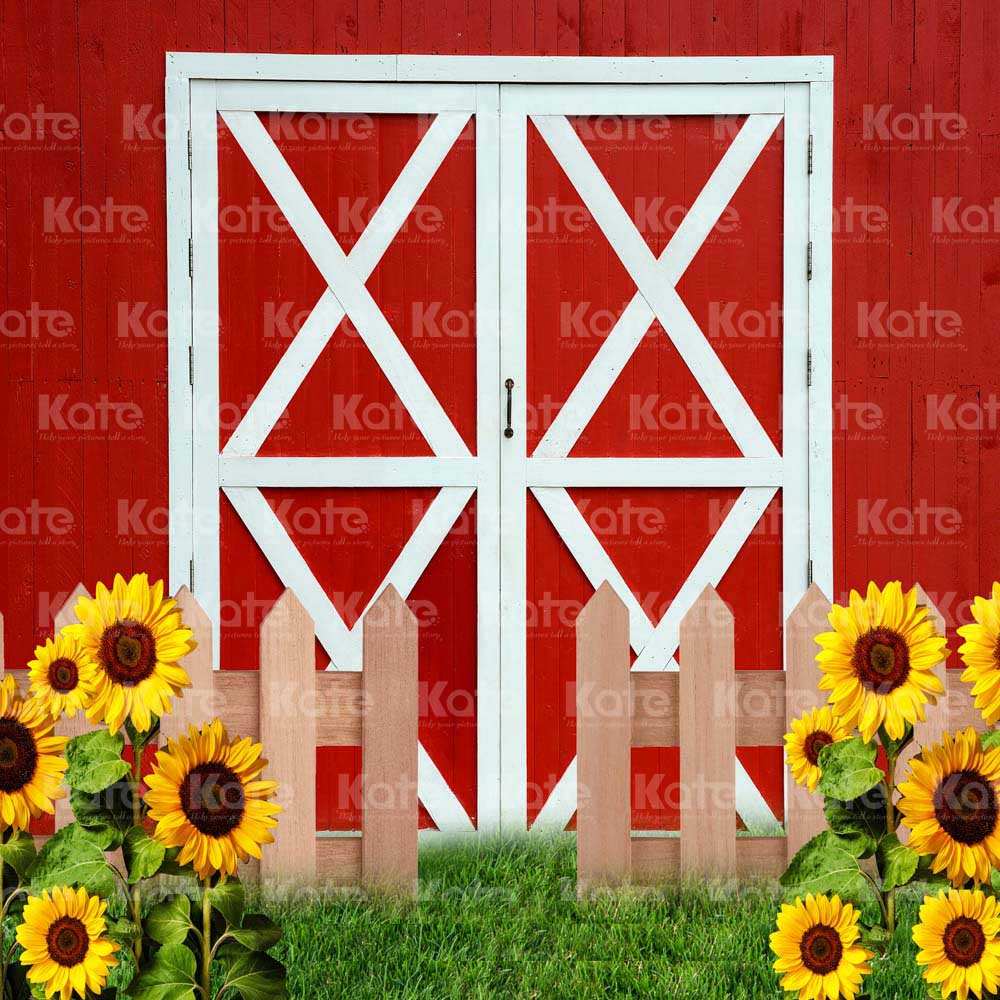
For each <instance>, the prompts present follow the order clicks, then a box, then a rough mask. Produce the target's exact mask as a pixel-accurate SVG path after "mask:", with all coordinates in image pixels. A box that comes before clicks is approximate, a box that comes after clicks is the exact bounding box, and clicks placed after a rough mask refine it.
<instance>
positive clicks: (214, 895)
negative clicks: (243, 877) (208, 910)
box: [208, 878, 246, 928]
mask: <svg viewBox="0 0 1000 1000" xmlns="http://www.w3.org/2000/svg"><path fill="white" fill-rule="evenodd" d="M208 899H209V902H210V903H211V905H212V909H214V910H216V911H217V912H218V913H219V914H221V916H222V918H223V920H225V921H226V924H227V925H228V926H229V927H230V928H233V927H241V926H242V925H243V910H244V907H245V906H246V893H245V892H244V890H243V883H242V882H240V880H239V879H238V878H227V879H226V881H225V882H220V883H219V885H217V886H214V887H213V888H211V889H209V890H208Z"/></svg>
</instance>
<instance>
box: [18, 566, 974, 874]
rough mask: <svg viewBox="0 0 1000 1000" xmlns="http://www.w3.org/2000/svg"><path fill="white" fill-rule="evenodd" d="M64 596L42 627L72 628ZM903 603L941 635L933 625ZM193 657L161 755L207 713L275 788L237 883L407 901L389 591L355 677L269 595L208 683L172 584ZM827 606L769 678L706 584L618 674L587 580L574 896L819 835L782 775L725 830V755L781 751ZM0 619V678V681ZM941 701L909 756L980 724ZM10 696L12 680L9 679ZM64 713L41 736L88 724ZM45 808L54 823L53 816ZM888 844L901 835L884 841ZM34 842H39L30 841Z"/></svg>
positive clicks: (409, 692)
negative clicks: (652, 789)
mask: <svg viewBox="0 0 1000 1000" xmlns="http://www.w3.org/2000/svg"><path fill="white" fill-rule="evenodd" d="M84 595H86V596H89V595H88V592H87V591H86V589H85V588H84V587H83V586H82V585H81V586H78V587H77V588H76V589H75V590H74V591H73V593H72V594H71V595H70V596H69V597H68V598H67V600H66V602H65V603H64V604H63V606H62V608H61V609H60V610H59V612H58V613H57V614H56V616H55V621H54V625H55V628H56V629H58V628H61V627H62V626H63V625H65V624H67V623H68V622H71V621H74V620H75V616H74V612H73V608H74V606H75V604H76V601H77V600H78V599H79V597H80V596H84ZM918 595H919V601H920V603H921V604H922V605H924V606H926V607H927V608H928V609H929V613H930V614H931V616H932V617H933V618H934V620H935V621H936V622H937V626H938V629H939V630H940V631H943V628H944V623H943V619H942V617H941V615H940V613H939V612H938V611H937V609H936V608H935V607H934V606H933V605H932V604H931V603H930V601H929V600H928V599H927V597H926V594H924V592H923V590H921V589H919V588H918ZM176 598H177V601H178V603H179V606H180V610H181V613H182V617H183V620H184V622H185V623H186V624H187V625H188V626H189V627H190V628H191V629H192V630H193V631H194V634H195V639H196V640H197V642H198V647H197V649H196V650H195V651H194V652H193V653H191V654H190V655H189V656H188V657H187V658H186V659H185V660H184V667H185V669H186V670H187V672H188V674H189V675H190V677H191V682H192V686H191V687H190V688H189V689H186V690H185V692H184V696H183V697H182V698H177V699H174V703H173V712H172V713H171V714H169V715H165V716H164V717H163V719H162V720H161V744H162V743H164V742H165V741H166V739H167V738H169V737H176V736H178V735H180V734H182V733H186V732H187V728H188V726H189V725H191V724H193V725H196V726H200V725H202V724H203V723H205V722H208V721H210V720H212V719H214V718H216V717H218V718H220V719H221V720H222V721H223V722H224V723H225V725H226V728H227V729H228V731H229V733H230V734H231V735H232V736H249V737H251V738H252V739H254V740H260V741H262V742H263V744H264V755H265V756H266V757H267V758H268V761H269V763H268V767H267V769H266V771H265V777H267V778H269V779H273V780H275V781H277V782H278V783H279V791H278V801H279V803H280V804H281V805H282V807H283V808H284V812H283V813H282V814H281V815H280V817H279V823H278V827H277V829H276V830H275V843H274V844H273V845H269V846H268V847H266V848H265V849H264V859H263V861H262V862H261V864H260V865H259V870H258V866H257V865H256V864H253V863H251V865H250V866H248V871H247V873H246V874H247V876H248V877H249V878H251V879H254V878H257V877H258V876H259V878H260V879H261V880H262V881H263V882H264V883H265V884H267V885H271V886H276V885H278V884H279V883H289V882H300V883H313V882H320V883H326V884H334V885H341V886H351V885H366V886H372V887H379V888H388V889H392V890H393V891H403V892H412V891H414V888H415V886H416V877H417V841H418V836H417V829H418V803H417V746H418V743H417V726H418V688H417V684H418V681H417V666H418V654H417V627H418V626H417V620H416V618H415V616H414V615H413V613H412V612H411V611H410V609H409V608H408V607H407V606H406V603H405V602H404V601H403V599H402V598H401V597H400V595H399V594H398V593H397V592H396V590H395V589H394V588H393V587H391V586H390V587H388V588H386V590H385V591H384V592H383V593H382V594H381V595H380V597H379V599H378V600H377V601H376V602H375V604H374V605H373V606H372V608H371V609H370V611H369V613H368V614H367V615H366V616H365V621H364V626H363V628H364V637H363V649H364V669H363V670H362V671H360V672H343V673H339V672H336V671H317V670H316V669H315V632H314V627H313V622H312V620H311V619H310V617H309V615H308V614H307V612H306V611H305V609H304V608H303V607H302V605H301V604H300V603H299V601H298V599H297V598H296V597H295V595H294V593H292V592H291V591H290V590H286V591H284V593H283V594H282V595H281V597H280V598H279V599H278V601H277V602H276V603H275V604H274V606H273V607H272V608H271V610H270V611H269V613H268V615H267V616H266V617H265V619H264V621H263V624H262V626H261V636H260V670H259V671H242V670H240V671H219V670H216V669H213V663H212V627H211V623H210V622H209V619H208V616H207V615H206V614H205V612H204V611H203V609H202V608H201V606H200V605H199V604H198V602H197V601H196V600H195V598H194V597H193V595H192V594H191V593H190V592H189V591H188V589H187V588H186V587H182V588H181V589H180V590H179V591H178V593H177V595H176ZM829 611H830V602H829V600H828V599H827V598H826V596H825V595H824V594H823V593H822V591H820V589H819V588H818V587H817V586H816V585H813V586H811V587H810V588H809V590H808V591H807V592H806V594H805V595H804V596H803V597H802V599H801V601H800V602H799V603H798V605H797V606H796V607H795V609H794V610H793V611H792V613H791V614H790V615H789V617H788V620H787V622H786V624H785V669H784V671H780V670H740V671H738V670H736V669H735V665H734V652H733V649H734V622H733V616H732V613H731V612H730V611H729V609H728V607H727V606H726V605H725V603H724V602H723V601H722V600H721V598H720V597H719V595H718V594H717V593H716V591H715V590H714V588H712V587H707V588H706V589H705V591H704V592H703V593H702V594H701V596H700V597H699V598H698V600H697V601H696V602H695V604H694V605H693V607H692V608H691V610H690V611H689V612H688V614H687V615H686V616H685V617H684V619H683V620H682V622H681V627H680V663H681V669H680V671H677V672H667V671H664V672H661V673H652V672H646V671H637V672H632V671H631V669H630V663H631V654H630V648H629V620H628V610H627V608H626V607H625V605H624V604H623V603H622V601H621V599H620V598H619V597H618V596H617V595H616V594H615V592H614V590H613V588H612V587H611V586H610V585H608V584H607V583H605V584H603V585H602V586H601V587H600V588H599V589H598V591H597V593H595V594H594V596H593V597H592V598H591V600H590V601H589V602H588V603H587V605H586V606H585V607H584V608H583V610H582V611H581V613H580V615H579V618H578V620H577V623H576V641H577V684H576V711H577V717H576V723H577V755H578V762H577V767H578V771H577V785H578V807H577V849H578V876H579V887H580V890H581V892H582V891H585V890H586V889H587V888H588V887H590V886H599V885H608V886H610V885H616V884H622V883H625V882H629V881H632V882H650V881H656V880H660V879H663V878H667V877H670V876H673V875H685V876H696V875H700V876H706V875H707V876H732V875H736V876H773V875H776V874H778V873H780V872H781V871H782V870H783V869H784V867H785V865H786V864H787V861H788V859H789V858H790V857H792V856H793V855H794V854H795V852H796V851H797V850H798V849H799V847H801V846H802V844H804V843H805V842H806V841H807V840H809V838H810V837H812V836H814V835H815V834H816V833H817V832H819V831H820V830H822V829H823V828H824V820H823V809H822V796H820V795H818V794H816V795H813V794H810V793H809V792H808V791H807V790H806V789H804V788H801V787H800V786H799V785H797V784H795V782H794V781H793V780H792V779H791V776H790V775H789V774H788V773H787V771H786V774H785V817H784V819H785V831H786V835H785V836H784V837H782V836H773V837H760V836H749V835H739V834H738V823H737V817H736V807H735V799H736V796H735V781H736V766H735V758H736V748H737V747H775V746H780V745H782V743H783V738H784V734H785V733H786V732H787V731H788V729H789V728H790V725H791V720H792V719H793V718H797V717H798V716H800V715H801V714H802V713H803V712H804V711H806V710H808V709H811V708H813V707H815V706H817V705H823V704H825V703H826V700H827V699H826V694H825V693H824V692H820V691H819V690H818V687H817V685H818V681H819V679H820V676H821V675H820V671H819V668H818V667H817V665H816V661H815V654H816V651H817V649H818V647H817V646H816V643H815V641H814V637H815V636H816V634H817V633H819V632H822V631H826V630H828V628H829V623H828V620H827V615H828V614H829ZM4 666H5V663H4V652H3V616H2V615H0V676H2V673H3V669H4ZM935 670H936V672H937V673H938V675H939V676H940V677H941V679H942V680H943V682H944V684H945V688H946V692H947V693H946V696H945V697H942V698H940V699H938V704H937V705H936V706H931V705H928V706H926V713H927V720H926V721H925V722H922V723H918V725H917V727H916V729H917V732H916V738H915V740H914V743H913V747H912V748H911V749H910V750H909V754H910V755H912V754H913V753H915V752H916V751H917V748H918V747H919V746H920V744H921V743H927V742H932V741H938V740H939V739H940V737H941V734H942V732H945V731H952V732H953V731H955V730H957V729H961V728H965V727H967V726H969V725H972V726H974V727H975V728H976V729H977V730H982V729H984V728H985V723H984V722H983V720H982V717H981V716H980V714H979V713H978V712H977V711H976V710H975V707H974V705H973V700H972V698H971V695H970V687H969V685H967V684H963V683H962V682H961V680H960V672H959V671H957V670H953V671H946V670H945V669H944V664H938V665H937V667H936V668H935ZM13 672H14V674H15V676H17V677H18V679H19V681H20V686H21V690H22V693H26V691H27V687H28V681H27V675H26V672H25V671H24V670H23V669H18V670H15V671H13ZM88 728H89V727H88V725H87V723H86V720H85V719H84V718H83V717H82V715H78V716H77V717H76V718H75V719H61V720H60V721H59V724H58V731H59V732H60V733H62V734H63V735H67V736H74V735H77V734H79V733H81V732H85V731H86V730H87V729H88ZM321 746H323V747H325V746H360V747H362V773H361V782H360V800H361V801H360V804H361V816H362V822H361V832H360V834H345V835H336V836H323V835H317V833H316V777H317V775H316V748H317V747H321ZM669 746H678V747H679V748H680V789H679V791H680V795H679V799H680V833H679V836H671V835H667V836H636V835H634V834H633V832H632V829H631V786H632V780H631V751H632V748H633V747H669ZM71 820H72V813H71V812H70V810H69V808H68V804H67V801H66V800H61V801H59V802H57V803H56V828H57V829H58V828H61V827H62V826H64V825H66V823H68V822H71ZM902 834H903V835H904V836H905V831H902ZM38 839H39V841H41V840H43V839H44V837H39V838H38Z"/></svg>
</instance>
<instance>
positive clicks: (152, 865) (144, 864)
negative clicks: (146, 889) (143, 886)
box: [122, 826, 167, 884]
mask: <svg viewBox="0 0 1000 1000" xmlns="http://www.w3.org/2000/svg"><path fill="white" fill-rule="evenodd" d="M166 852H167V849H166V848H165V847H164V846H163V844H161V843H160V842H159V841H158V840H154V839H153V838H152V837H151V836H150V835H149V834H148V833H146V831H145V830H144V829H143V828H142V827H141V826H133V827H132V829H131V830H129V832H128V833H127V834H126V835H125V840H124V841H123V842H122V857H124V858H125V867H126V868H127V869H128V880H129V882H130V883H133V884H134V883H135V882H138V881H139V880H140V879H144V878H152V877H153V876H154V875H155V874H156V873H157V872H158V871H159V870H160V865H162V864H163V857H164V855H165V854H166Z"/></svg>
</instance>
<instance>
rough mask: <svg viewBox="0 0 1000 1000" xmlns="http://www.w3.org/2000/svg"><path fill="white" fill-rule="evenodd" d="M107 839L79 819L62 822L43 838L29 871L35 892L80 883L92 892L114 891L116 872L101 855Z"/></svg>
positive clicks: (102, 893)
mask: <svg viewBox="0 0 1000 1000" xmlns="http://www.w3.org/2000/svg"><path fill="white" fill-rule="evenodd" d="M105 848H106V841H105V840H104V838H103V837H102V836H101V835H100V834H97V833H94V831H92V830H86V829H84V828H83V827H82V826H80V824H79V823H70V824H69V826H64V827H63V828H62V829H61V830H59V831H58V832H57V833H56V834H55V835H54V836H53V837H51V838H50V839H49V840H47V841H46V842H45V845H44V846H43V847H42V849H41V850H40V851H39V852H38V857H37V858H36V859H35V862H34V864H33V865H32V866H31V868H30V870H29V872H28V875H29V877H30V878H31V888H32V890H33V891H35V892H38V891H40V890H42V889H51V888H52V887H53V886H56V885H75V886H81V885H82V886H83V887H84V888H85V889H86V890H87V892H89V893H90V894H91V895H95V894H96V895H98V896H104V897H108V896H111V895H112V894H113V893H114V891H115V874H114V872H113V871H112V870H111V866H110V865H109V864H108V863H107V861H106V860H105V858H104V851H105Z"/></svg>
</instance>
